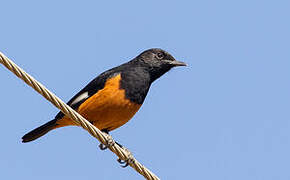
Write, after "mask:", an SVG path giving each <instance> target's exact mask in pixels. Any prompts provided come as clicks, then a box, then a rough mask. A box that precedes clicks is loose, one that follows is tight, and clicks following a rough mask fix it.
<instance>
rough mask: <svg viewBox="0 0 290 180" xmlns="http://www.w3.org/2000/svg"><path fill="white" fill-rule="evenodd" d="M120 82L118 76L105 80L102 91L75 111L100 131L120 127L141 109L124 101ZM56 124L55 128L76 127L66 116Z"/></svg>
mask: <svg viewBox="0 0 290 180" xmlns="http://www.w3.org/2000/svg"><path fill="white" fill-rule="evenodd" d="M120 80H121V75H120V74H119V75H117V76H114V77H113V78H111V79H109V80H107V82H106V83H105V86H104V88H103V89H101V90H99V91H98V92H97V93H96V94H94V95H93V96H91V97H90V98H88V99H87V100H86V101H85V102H84V103H82V104H81V105H80V106H79V108H78V109H77V111H78V113H80V114H81V115H82V116H83V117H84V118H86V119H87V120H88V121H90V122H91V123H92V124H93V125H94V126H96V127H97V128H99V129H100V130H104V129H106V130H109V131H111V130H113V129H116V128H118V127H120V126H122V125H123V124H125V123H126V122H128V121H129V120H130V119H131V118H132V117H133V116H134V114H135V113H136V112H137V111H138V110H139V108H140V107H141V104H136V103H133V102H131V101H130V100H128V99H126V97H125V90H124V89H120ZM57 124H58V125H57V127H63V126H68V125H76V124H75V123H74V122H73V121H72V120H71V119H69V118H68V117H66V116H65V117H63V118H62V119H60V120H58V121H57ZM57 127H56V128H57Z"/></svg>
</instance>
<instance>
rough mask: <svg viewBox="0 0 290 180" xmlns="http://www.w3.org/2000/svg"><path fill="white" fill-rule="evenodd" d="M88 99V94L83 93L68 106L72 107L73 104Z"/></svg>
mask: <svg viewBox="0 0 290 180" xmlns="http://www.w3.org/2000/svg"><path fill="white" fill-rule="evenodd" d="M88 97H89V93H88V92H84V93H82V94H80V95H79V96H78V97H77V98H76V99H75V100H74V101H73V102H72V103H71V104H70V105H71V106H72V105H74V104H76V103H78V102H80V101H82V100H84V99H86V98H88Z"/></svg>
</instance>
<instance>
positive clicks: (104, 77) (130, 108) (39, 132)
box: [22, 48, 186, 149]
mask: <svg viewBox="0 0 290 180" xmlns="http://www.w3.org/2000/svg"><path fill="white" fill-rule="evenodd" d="M177 66H186V64H185V63H184V62H182V61H177V60H176V59H175V58H174V57H173V56H172V55H170V54H169V53H168V52H166V51H164V50H162V49H160V48H152V49H148V50H145V51H144V52H142V53H141V54H139V55H138V56H136V57H135V58H133V59H132V60H130V61H128V62H126V63H124V64H121V65H120V66H117V67H114V68H112V69H109V70H107V71H105V72H103V73H101V74H100V75H98V76H97V77H96V78H95V79H93V80H92V81H91V82H90V83H88V84H87V85H86V86H85V87H84V88H83V89H81V90H80V91H79V92H78V93H77V94H76V95H75V96H73V97H72V98H71V99H70V100H69V101H68V102H67V104H68V105H69V106H70V107H71V108H72V109H74V110H76V111H77V112H78V113H79V114H81V115H82V116H83V117H84V118H86V119H87V120H88V121H89V122H90V123H91V124H93V125H94V126H95V127H97V128H98V129H100V130H101V131H102V132H104V133H107V134H109V132H110V131H112V130H115V129H117V128H119V127H120V126H122V125H124V124H125V123H127V122H128V121H129V120H130V119H131V118H132V117H133V116H134V115H135V113H136V112H137V111H138V110H139V109H140V107H141V105H142V104H143V102H144V100H145V98H146V95H147V93H148V91H149V88H150V86H151V84H152V83H153V82H154V81H155V80H156V79H158V78H159V77H161V76H162V75H163V74H165V73H166V72H168V71H169V70H170V69H172V68H173V67H177ZM64 126H77V124H76V123H75V122H74V121H73V120H71V119H70V118H69V117H67V116H66V115H65V114H63V113H62V112H61V111H60V112H59V113H58V114H57V115H56V116H55V118H54V119H53V120H51V121H49V122H47V123H45V124H43V125H42V126H40V127H38V128H36V129H34V130H32V131H30V132H29V133H27V134H25V135H24V136H23V137H22V142H23V143H26V142H30V141H33V140H35V139H37V138H39V137H41V136H43V135H45V134H46V133H48V132H49V131H51V130H54V129H57V128H60V127H64ZM101 149H102V148H101Z"/></svg>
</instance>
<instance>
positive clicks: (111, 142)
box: [99, 134, 118, 151]
mask: <svg viewBox="0 0 290 180" xmlns="http://www.w3.org/2000/svg"><path fill="white" fill-rule="evenodd" d="M106 136H107V142H106V144H102V143H101V144H100V145H99V148H100V149H101V150H102V151H103V150H106V149H108V148H109V147H112V146H113V145H114V144H115V143H116V142H115V141H114V139H113V138H112V136H110V135H109V134H106ZM117 144H118V143H117Z"/></svg>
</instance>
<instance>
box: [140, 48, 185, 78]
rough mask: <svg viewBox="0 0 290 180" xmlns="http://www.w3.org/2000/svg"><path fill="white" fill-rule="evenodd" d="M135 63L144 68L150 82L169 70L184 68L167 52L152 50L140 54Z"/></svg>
mask: <svg viewBox="0 0 290 180" xmlns="http://www.w3.org/2000/svg"><path fill="white" fill-rule="evenodd" d="M135 61H138V63H140V64H142V66H146V68H147V69H148V71H149V73H150V76H151V79H152V81H154V80H156V79H157V78H159V77H160V76H162V75H163V74H164V73H166V72H168V71H169V70H170V69H171V68H173V67H176V66H186V64H185V63H184V62H181V61H177V60H175V59H174V57H173V56H171V55H170V54H169V53H168V52H166V51H164V50H162V49H158V48H154V49H148V50H146V51H144V52H142V53H141V54H140V55H139V56H137V57H136V58H135Z"/></svg>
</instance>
